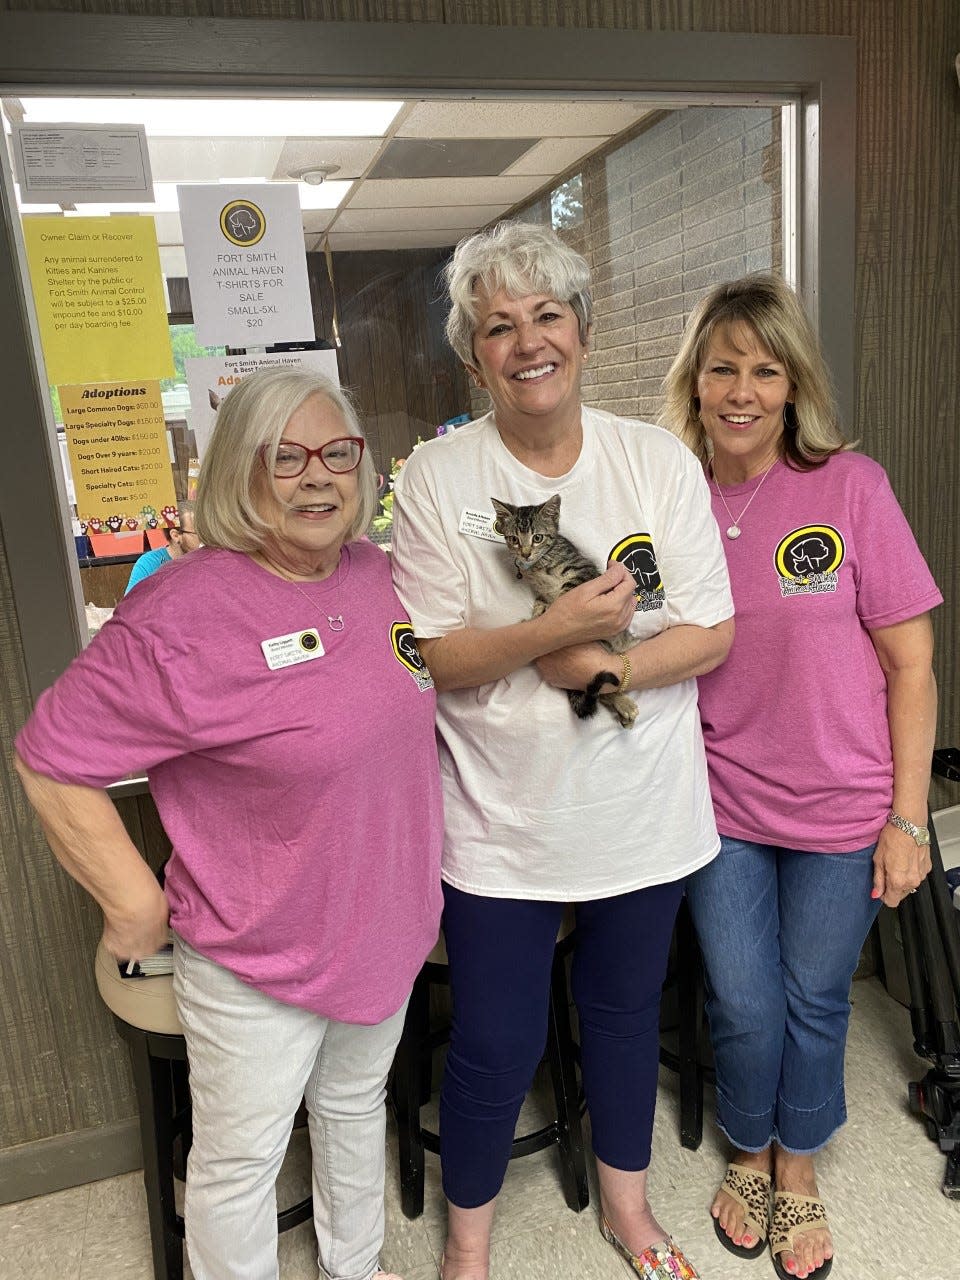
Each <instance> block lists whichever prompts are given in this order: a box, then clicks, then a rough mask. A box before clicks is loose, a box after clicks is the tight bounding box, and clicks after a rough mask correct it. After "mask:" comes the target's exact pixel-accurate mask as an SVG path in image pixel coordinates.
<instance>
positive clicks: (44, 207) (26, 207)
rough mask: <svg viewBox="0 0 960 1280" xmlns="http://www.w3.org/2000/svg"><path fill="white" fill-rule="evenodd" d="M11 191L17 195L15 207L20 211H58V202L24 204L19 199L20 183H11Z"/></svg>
mask: <svg viewBox="0 0 960 1280" xmlns="http://www.w3.org/2000/svg"><path fill="white" fill-rule="evenodd" d="M13 193H14V195H15V196H16V197H17V208H18V209H19V210H20V212H21V213H59V212H60V206H59V205H58V204H24V203H23V201H22V200H21V199H20V183H19V182H15V183H14V184H13Z"/></svg>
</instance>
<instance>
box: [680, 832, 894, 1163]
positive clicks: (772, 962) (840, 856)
mask: <svg viewBox="0 0 960 1280" xmlns="http://www.w3.org/2000/svg"><path fill="white" fill-rule="evenodd" d="M874 848H875V846H874V845H870V846H869V847H868V848H866V849H859V850H857V851H856V852H855V853H805V852H799V851H798V850H795V849H782V848H777V847H776V846H773V845H764V844H752V843H750V842H749V841H746V840H734V839H731V838H729V837H726V836H724V837H723V838H722V840H721V847H720V853H719V854H718V855H717V857H716V858H715V859H714V861H713V862H711V863H710V864H709V866H706V867H704V868H703V869H702V870H701V871H698V872H697V873H696V874H695V875H693V876H691V877H690V879H689V880H688V882H687V898H688V901H689V904H690V910H691V912H692V915H693V920H694V923H695V925H696V928H697V935H698V937H699V939H700V946H701V949H702V950H703V957H704V961H705V964H706V970H707V1016H708V1018H709V1021H710V1035H711V1039H712V1041H713V1052H714V1058H715V1060H716V1068H717V1123H718V1124H719V1126H720V1128H721V1129H722V1130H723V1132H724V1133H725V1134H726V1135H727V1137H728V1138H729V1139H730V1141H731V1142H732V1143H733V1144H734V1146H735V1147H738V1148H739V1149H740V1150H741V1151H763V1150H764V1149H765V1148H766V1147H767V1146H769V1145H770V1143H771V1142H776V1143H778V1144H779V1145H780V1146H781V1147H783V1148H784V1150H786V1151H791V1152H795V1153H797V1154H803V1155H806V1154H810V1153H812V1152H814V1151H818V1150H819V1149H820V1148H821V1147H823V1146H825V1145H826V1143H827V1142H828V1141H829V1139H830V1137H831V1135H832V1134H833V1133H834V1131H835V1130H836V1129H838V1128H839V1127H840V1125H841V1124H843V1122H844V1120H845V1119H846V1117H847V1112H846V1103H845V1100H844V1091H843V1053H844V1046H845V1044H846V1038H847V1023H848V1021H849V1017H850V982H851V979H852V978H853V973H854V970H855V969H856V967H857V961H858V959H859V956H860V950H861V947H862V946H863V942H864V939H865V938H866V936H867V933H868V932H869V930H870V926H871V925H872V924H873V921H874V919H875V918H876V915H877V911H878V910H879V906H880V903H879V900H874V899H873V898H871V897H870V891H871V889H872V887H873V851H874Z"/></svg>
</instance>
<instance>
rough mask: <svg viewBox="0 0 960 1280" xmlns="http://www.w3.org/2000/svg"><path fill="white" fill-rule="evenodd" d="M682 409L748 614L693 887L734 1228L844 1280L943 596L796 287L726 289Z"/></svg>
mask: <svg viewBox="0 0 960 1280" xmlns="http://www.w3.org/2000/svg"><path fill="white" fill-rule="evenodd" d="M665 390H666V412H665V418H666V420H667V423H668V425H669V426H671V427H672V428H673V429H674V431H676V432H677V434H678V435H679V436H680V437H681V438H682V439H683V440H685V441H686V443H687V444H688V445H689V446H690V447H691V448H692V449H693V450H694V452H695V453H697V455H698V456H699V457H700V459H701V461H702V462H703V463H704V466H705V468H706V473H707V479H708V482H709V485H710V488H711V490H712V493H713V511H714V515H715V516H716V518H717V522H718V524H719V526H720V529H721V532H722V533H723V534H724V537H723V543H724V546H725V548H726V553H727V564H728V567H729V570H730V583H731V587H732V589H733V599H734V605H735V608H736V628H737V629H736V638H735V639H734V642H733V647H732V649H731V651H730V655H729V657H728V658H727V661H726V662H725V663H724V664H723V665H722V666H720V667H718V668H717V669H716V670H714V671H712V672H710V674H709V675H706V676H701V677H700V679H699V681H698V683H699V697H700V715H701V721H702V724H703V736H704V743H705V746H706V750H707V763H708V767H709V772H710V790H711V794H712V797H713V803H714V809H715V812H716V818H717V828H718V830H719V832H720V836H721V848H720V853H719V855H718V856H717V858H716V859H715V860H714V861H713V862H712V863H710V864H709V865H708V866H706V867H704V868H703V869H702V870H701V871H698V872H697V873H696V874H694V875H693V876H692V877H691V878H690V880H689V881H688V884H687V895H688V899H689V902H690V907H691V911H692V913H693V917H694V920H695V923H696V926H697V932H698V934H699V937H700V942H701V946H702V948H703V954H704V959H705V962H706V969H707V982H708V1002H707V1012H708V1016H709V1019H710V1030H711V1036H712V1040H713V1047H714V1056H715V1059H716V1072H717V1121H718V1123H719V1125H720V1127H721V1129H722V1130H723V1132H724V1133H725V1134H726V1135H727V1137H728V1138H729V1139H730V1141H731V1143H732V1145H733V1148H734V1154H733V1158H732V1160H731V1162H730V1165H729V1166H728V1169H727V1173H726V1175H725V1177H724V1180H723V1183H722V1184H721V1187H720V1189H719V1190H718V1192H717V1194H716V1196H715V1197H714V1201H713V1206H712V1213H713V1215H714V1219H715V1226H716V1231H717V1236H718V1237H719V1239H720V1242H721V1243H722V1244H723V1245H724V1246H725V1247H726V1248H728V1249H730V1250H731V1251H732V1252H733V1253H735V1254H738V1255H740V1256H742V1257H753V1256H755V1255H756V1254H758V1253H759V1252H761V1251H762V1250H763V1248H764V1247H765V1243H766V1241H767V1239H769V1243H770V1247H771V1250H772V1252H773V1261H774V1266H775V1268H776V1270H777V1272H778V1274H779V1275H780V1276H781V1277H788V1276H790V1277H792V1276H796V1277H800V1278H802V1277H812V1276H817V1277H818V1278H820V1280H822V1278H823V1277H824V1276H826V1274H827V1272H828V1271H829V1269H830V1266H831V1258H832V1254H833V1245H832V1241H831V1237H830V1230H829V1226H828V1224H827V1218H826V1212H825V1210H824V1208H823V1205H822V1203H821V1202H820V1200H819V1193H818V1190H817V1184H816V1177H815V1172H814V1155H815V1153H816V1152H818V1151H819V1150H820V1149H821V1148H822V1147H823V1146H825V1145H826V1143H827V1141H828V1140H829V1139H830V1137H831V1135H832V1134H833V1133H834V1131H835V1130H836V1129H837V1128H838V1127H839V1126H840V1125H841V1124H842V1123H843V1121H844V1119H845V1118H846V1111H845V1106H844V1093H843V1053H844V1043H845V1040H846V1033H847V1020H848V1016H849V1012H850V1005H849V992H850V980H851V978H852V976H853V972H854V969H855V968H856V965H857V960H858V958H859V954H860V949H861V947H862V945H863V941H864V938H865V937H866V934H867V932H868V930H869V929H870V926H871V924H872V923H873V920H874V918H875V916H876V913H877V910H878V908H879V904H880V901H881V900H882V901H883V902H885V903H887V904H888V905H889V906H896V905H897V903H898V902H899V901H900V900H901V898H902V897H903V896H904V894H906V893H910V892H911V891H912V890H913V889H915V888H916V887H917V885H918V884H919V883H920V881H921V880H922V879H923V877H924V876H925V875H926V874H927V872H928V871H929V869H930V859H929V854H928V852H927V849H926V843H927V842H928V836H927V832H926V828H925V823H926V815H927V788H928V785H929V781H930V764H931V755H932V751H933V738H934V729H935V722H936V686H935V684H934V679H933V672H932V669H931V662H932V654H933V640H932V629H931V626H930V618H929V610H930V609H932V608H933V607H934V606H935V605H937V604H939V603H940V602H941V600H942V597H941V595H940V592H939V591H938V590H937V587H936V584H935V583H934V581H933V579H932V578H931V576H930V572H929V570H928V569H927V566H926V564H925V563H924V560H923V557H922V555H921V554H920V552H919V550H918V549H917V545H916V542H915V541H914V538H913V535H912V534H911V532H910V529H909V526H908V525H907V522H906V520H905V518H904V515H903V512H902V511H901V510H900V507H899V505H898V504H897V500H896V498H895V497H894V495H893V493H892V491H891V489H890V485H889V482H888V480H887V477H886V475H885V473H884V471H883V469H882V468H881V467H879V466H878V465H877V464H876V463H875V462H873V461H871V460H870V459H869V458H866V457H864V456H863V455H862V454H857V453H853V452H851V451H850V446H849V445H848V444H847V442H846V441H845V439H844V437H843V435H842V434H841V431H840V428H839V426H838V424H837V417H836V410H835V407H834V404H833V400H832V396H831V393H830V389H829V381H828V377H827V373H826V369H825V366H824V363H823V359H822V357H821V355H820V352H819V349H818V346H817V341H816V338H815V336H814V334H813V331H812V329H811V327H810V324H809V322H808V321H807V319H806V316H805V315H804V312H803V309H802V307H801V306H800V303H799V301H798V299H797V298H796V296H795V294H794V293H793V292H792V291H791V290H790V289H789V288H788V287H787V286H786V284H784V282H783V281H782V280H779V279H777V278H776V277H775V276H770V275H755V276H748V277H746V278H744V279H742V280H736V281H733V282H732V283H729V284H725V285H721V286H719V287H718V288H717V289H715V290H714V291H713V292H712V293H711V294H710V295H709V296H708V297H707V298H706V299H705V300H704V301H703V302H702V303H701V304H700V305H699V306H698V307H697V308H696V310H695V311H694V313H693V315H692V316H691V318H690V321H689V324H688V326H687V330H686V333H685V335H684V339H683V343H682V346H681V349H680V353H679V355H678V356H677V358H676V360H675V362H674V364H673V366H672V368H671V370H670V373H669V374H668V376H667V379H666V382H665ZM771 1179H772V1187H771ZM771 1191H772V1193H773V1195H772V1199H773V1204H772V1209H771V1203H770V1202H771Z"/></svg>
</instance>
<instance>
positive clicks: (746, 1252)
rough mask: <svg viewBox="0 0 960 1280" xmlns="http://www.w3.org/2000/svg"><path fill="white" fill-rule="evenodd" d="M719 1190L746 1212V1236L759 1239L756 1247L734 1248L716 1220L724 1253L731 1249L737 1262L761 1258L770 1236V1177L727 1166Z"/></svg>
mask: <svg viewBox="0 0 960 1280" xmlns="http://www.w3.org/2000/svg"><path fill="white" fill-rule="evenodd" d="M719 1189H720V1190H721V1191H724V1192H726V1194H727V1195H728V1196H729V1197H730V1199H731V1200H735V1201H736V1202H737V1204H739V1205H741V1206H742V1207H743V1209H744V1210H745V1216H744V1219H743V1234H746V1235H751V1236H756V1244H751V1245H745V1244H734V1242H733V1241H732V1240H731V1239H730V1237H729V1236H728V1235H727V1233H726V1231H724V1229H723V1227H721V1225H720V1221H719V1219H717V1218H714V1220H713V1229H714V1231H715V1232H716V1233H717V1239H718V1240H719V1241H720V1243H721V1244H722V1245H723V1247H724V1248H725V1249H729V1251H730V1252H731V1253H733V1254H736V1256H737V1257H738V1258H759V1256H760V1254H761V1253H763V1251H764V1249H766V1247H767V1232H768V1230H769V1226H770V1175H769V1173H763V1172H762V1171H761V1170H760V1169H750V1168H748V1167H747V1166H746V1165H744V1164H734V1163H733V1162H731V1163H730V1164H728V1165H727V1171H726V1173H725V1174H724V1175H723V1182H721V1183H720V1188H719ZM794 1280H795V1277H794Z"/></svg>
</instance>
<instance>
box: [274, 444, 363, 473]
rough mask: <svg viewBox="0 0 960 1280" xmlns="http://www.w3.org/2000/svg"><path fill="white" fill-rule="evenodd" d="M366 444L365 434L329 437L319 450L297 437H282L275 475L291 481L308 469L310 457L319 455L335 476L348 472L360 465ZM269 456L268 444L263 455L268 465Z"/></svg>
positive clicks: (275, 463)
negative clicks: (336, 437) (301, 441)
mask: <svg viewBox="0 0 960 1280" xmlns="http://www.w3.org/2000/svg"><path fill="white" fill-rule="evenodd" d="M365 444H366V441H365V440H364V439H363V437H362V436H341V437H340V438H339V439H337V440H328V441H327V443H326V444H324V445H321V446H320V448H319V449H308V448H307V446H306V445H305V444H297V443H296V441H294V440H281V441H280V443H279V445H278V446H277V456H276V458H275V459H274V463H273V474H274V476H275V477H276V479H277V480H292V479H294V477H295V476H299V475H302V474H303V473H304V471H306V469H307V464H308V463H309V461H310V459H311V458H319V459H320V461H321V462H322V463H323V465H324V466H325V467H326V468H327V470H328V471H331V472H333V474H334V475H335V476H342V475H346V474H347V473H348V472H350V471H356V469H357V467H359V465H360V459H361V458H362V457H363V447H364V445H365ZM269 455H270V450H269V447H268V446H267V445H261V446H260V458H261V460H262V462H263V465H264V466H265V467H269V465H270V456H269Z"/></svg>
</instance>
